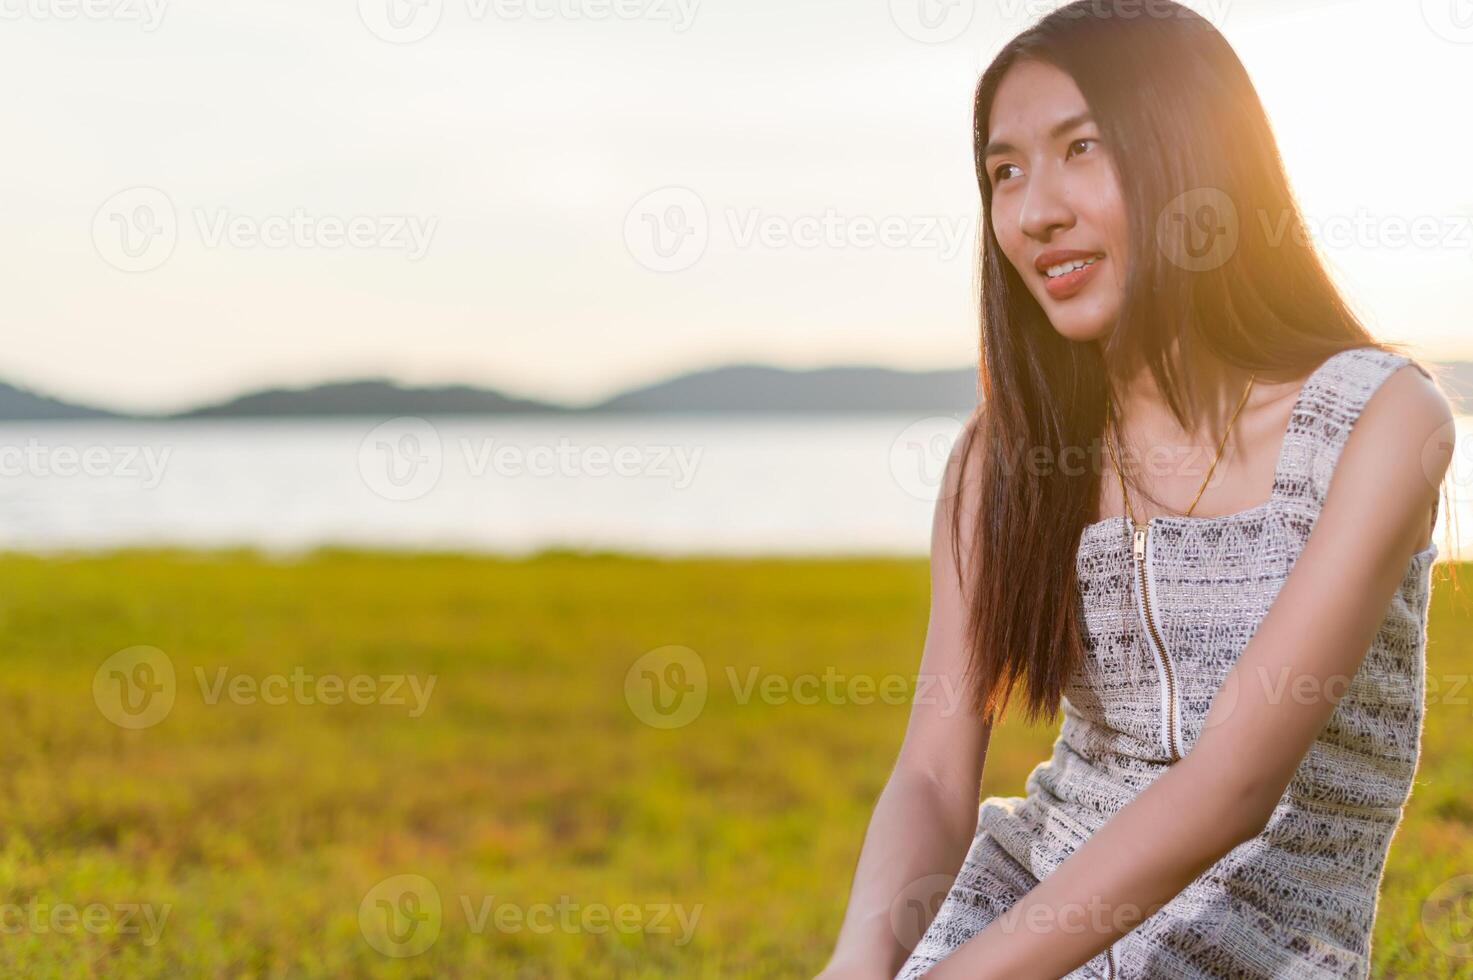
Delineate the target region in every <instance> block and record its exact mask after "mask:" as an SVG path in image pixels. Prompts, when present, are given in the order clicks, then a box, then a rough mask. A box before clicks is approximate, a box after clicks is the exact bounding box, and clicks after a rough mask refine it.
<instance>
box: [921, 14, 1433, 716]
mask: <svg viewBox="0 0 1473 980" xmlns="http://www.w3.org/2000/svg"><path fill="white" fill-rule="evenodd" d="M1114 6H1115V3H1114V2H1111V0H1079V2H1076V3H1072V4H1070V5H1068V6H1066V7H1062V8H1060V9H1059V10H1056V11H1054V12H1053V13H1051V14H1050V15H1048V16H1047V17H1045V18H1044V19H1043V20H1042V21H1040V22H1039V23H1037V24H1035V25H1034V26H1032V27H1030V28H1029V29H1028V30H1026V31H1025V32H1024V33H1022V34H1020V35H1018V36H1017V37H1016V38H1014V39H1013V40H1012V41H1011V42H1009V43H1008V44H1007V46H1006V47H1004V48H1003V50H1002V51H1001V52H1000V53H999V54H998V55H997V57H996V58H995V59H994V60H993V62H992V64H991V65H989V66H988V68H987V70H986V71H985V72H984V73H983V75H982V77H981V79H980V80H979V82H978V84H977V89H976V97H975V100H974V107H973V139H974V155H975V158H976V161H975V162H976V169H977V182H978V186H979V188H980V189H981V194H982V220H981V224H980V228H979V231H980V234H979V236H978V237H979V241H980V243H981V284H980V287H981V335H982V337H981V359H980V366H979V372H978V375H979V377H978V408H977V411H976V412H975V413H974V414H973V416H972V417H971V418H970V419H969V420H968V421H967V424H966V425H965V426H964V428H963V430H962V435H961V436H960V437H959V438H958V441H957V445H956V447H955V448H954V451H953V455H954V456H957V457H959V461H960V466H961V473H962V474H964V473H965V467H966V464H967V462H968V460H969V459H970V458H972V457H973V456H974V455H975V457H976V458H977V459H978V462H979V465H980V467H981V470H980V479H978V480H976V481H975V483H974V484H973V485H975V486H977V487H979V488H980V494H979V495H978V497H977V500H976V501H975V503H976V506H977V511H976V515H975V516H976V525H975V533H974V535H973V537H972V540H971V541H969V542H966V544H965V547H963V546H962V544H961V542H960V537H961V532H960V525H961V513H962V507H961V506H955V507H954V509H953V512H952V521H951V529H950V533H951V539H952V546H953V553H954V554H955V555H956V556H957V567H958V575H959V576H962V581H963V582H964V583H965V585H964V587H965V589H966V592H967V598H968V605H969V613H968V629H967V636H968V642H969V644H970V651H969V664H968V674H969V676H970V678H971V681H972V685H971V691H972V703H973V706H974V709H975V710H976V711H977V712H978V713H979V714H980V715H981V716H982V717H983V718H985V719H995V718H996V717H998V716H999V715H1000V714H1001V713H1002V712H1003V710H1005V708H1006V706H1007V705H1008V703H1009V700H1010V697H1011V694H1012V691H1013V689H1014V686H1015V685H1018V684H1021V685H1022V688H1023V691H1024V694H1025V710H1026V717H1027V719H1028V720H1029V721H1036V720H1037V719H1039V718H1040V717H1042V718H1046V719H1047V720H1049V721H1053V720H1054V718H1055V717H1056V714H1057V711H1058V709H1059V706H1060V698H1061V696H1062V694H1063V692H1064V688H1065V683H1066V680H1067V678H1068V677H1069V674H1070V672H1071V671H1072V670H1073V669H1074V668H1075V666H1076V665H1077V664H1078V663H1079V662H1080V659H1081V658H1082V657H1083V656H1084V650H1083V637H1082V607H1081V605H1080V600H1079V583H1078V580H1077V575H1076V564H1075V562H1076V555H1077V551H1078V546H1079V541H1080V536H1081V534H1082V532H1083V530H1084V527H1085V526H1086V525H1088V524H1091V523H1094V522H1095V520H1096V519H1097V515H1098V512H1099V506H1100V499H1099V495H1100V477H1101V473H1102V470H1101V469H1100V468H1099V467H1096V466H1083V467H1078V466H1075V467H1073V468H1072V470H1073V471H1074V472H1075V473H1076V474H1077V475H1069V470H1068V469H1067V468H1064V467H1062V466H1056V467H1053V468H1052V469H1051V470H1048V469H1043V470H1041V471H1040V468H1038V467H1030V466H1028V465H1025V463H1024V460H1023V458H1022V454H1024V453H1029V452H1034V453H1036V452H1038V449H1039V447H1042V448H1043V449H1044V450H1045V452H1043V453H1041V454H1040V455H1041V456H1042V458H1044V459H1051V460H1055V461H1064V460H1067V459H1070V458H1071V457H1072V458H1078V456H1077V453H1079V452H1080V451H1081V450H1082V449H1083V448H1084V447H1092V448H1094V449H1095V450H1098V448H1099V447H1100V446H1102V445H1103V443H1102V441H1101V440H1102V435H1103V432H1104V427H1105V422H1106V412H1107V394H1108V390H1109V389H1108V385H1109V378H1110V377H1112V376H1120V375H1116V374H1114V373H1113V370H1107V368H1110V369H1115V368H1122V367H1126V366H1129V367H1132V368H1133V367H1136V366H1149V370H1150V371H1151V374H1152V376H1153V378H1154V379H1155V382H1156V384H1157V386H1158V387H1159V389H1160V390H1161V391H1162V392H1163V394H1164V396H1165V398H1166V402H1167V405H1168V407H1169V408H1170V410H1171V412H1172V414H1173V415H1174V416H1175V417H1176V419H1177V421H1178V423H1180V424H1182V425H1183V427H1185V426H1186V422H1185V420H1186V419H1187V418H1188V417H1192V414H1194V413H1192V412H1191V410H1192V409H1194V408H1195V403H1194V402H1193V400H1192V397H1191V391H1192V388H1191V385H1190V384H1186V383H1184V382H1189V381H1190V379H1188V378H1182V377H1179V376H1177V369H1178V367H1179V365H1178V364H1176V363H1173V359H1172V355H1171V347H1170V344H1171V342H1172V341H1173V339H1175V341H1176V343H1177V345H1178V348H1179V352H1180V354H1181V355H1182V363H1192V360H1191V358H1193V357H1194V356H1196V355H1199V354H1203V353H1209V354H1210V355H1212V356H1214V357H1216V358H1217V359H1219V360H1221V361H1222V362H1225V363H1227V364H1230V365H1234V366H1236V367H1237V368H1240V369H1243V370H1245V371H1253V372H1256V373H1257V375H1258V376H1259V378H1261V379H1264V380H1270V379H1278V380H1282V381H1289V380H1292V379H1295V378H1301V377H1304V376H1306V375H1307V374H1309V373H1310V372H1311V371H1313V370H1314V369H1315V368H1316V367H1317V366H1318V365H1319V364H1320V363H1321V362H1322V361H1324V359H1325V358H1327V357H1329V356H1330V355H1332V354H1335V353H1337V352H1339V351H1342V350H1345V349H1347V348H1352V347H1376V348H1380V349H1383V350H1388V351H1392V352H1395V353H1403V354H1405V353H1406V350H1405V349H1404V345H1399V344H1394V343H1390V342H1383V341H1378V340H1376V339H1375V338H1373V337H1372V336H1371V334H1370V333H1369V331H1367V329H1366V328H1365V326H1364V325H1362V323H1361V322H1360V320H1359V319H1357V317H1356V316H1355V314H1354V313H1353V312H1351V310H1350V308H1349V306H1348V305H1347V304H1346V302H1345V301H1344V299H1342V297H1341V296H1340V294H1339V292H1338V291H1337V290H1336V288H1335V286H1334V284H1333V282H1332V281H1331V279H1330V276H1329V274H1328V273H1327V272H1326V270H1325V267H1324V265H1323V263H1322V262H1321V260H1320V258H1319V256H1318V255H1317V253H1316V252H1315V250H1314V248H1313V246H1312V244H1311V243H1310V239H1309V237H1308V233H1307V231H1306V229H1305V222H1304V218H1303V215H1302V213H1301V212H1300V209H1299V207H1298V205H1297V204H1296V202H1295V200H1294V197H1293V194H1292V192H1291V191H1290V188H1289V182H1288V178H1287V176H1286V175H1285V172H1284V166H1283V161H1282V160H1281V158H1280V156H1279V151H1278V147H1277V144H1276V142H1275V140H1274V137H1273V133H1272V130H1271V128H1270V126H1269V122H1268V117H1267V115H1266V113H1265V112H1264V109H1263V105H1262V103H1261V102H1260V100H1259V97H1258V93H1257V91H1256V90H1255V89H1254V87H1253V84H1252V82H1251V81H1250V80H1249V78H1248V74H1247V71H1246V70H1245V69H1244V67H1243V65H1242V63H1241V62H1240V61H1239V60H1238V57H1237V55H1236V54H1235V53H1234V52H1233V50H1232V48H1231V47H1230V46H1229V45H1228V42H1227V40H1226V39H1225V38H1224V37H1223V36H1222V35H1221V34H1220V33H1219V32H1218V31H1217V30H1216V28H1214V27H1213V26H1212V25H1211V24H1210V23H1208V22H1207V21H1206V20H1205V19H1204V18H1202V17H1200V16H1199V15H1197V14H1196V13H1194V12H1193V11H1192V10H1190V9H1189V8H1186V7H1183V6H1181V5H1179V4H1174V3H1158V4H1154V5H1153V7H1152V11H1151V12H1150V14H1149V15H1146V14H1144V13H1142V12H1141V11H1140V10H1139V7H1138V5H1137V4H1134V3H1132V4H1131V6H1132V8H1133V9H1134V10H1135V14H1136V15H1135V16H1130V17H1124V16H1119V15H1118V14H1119V13H1120V12H1119V11H1114V10H1113V9H1112V8H1113V7H1114ZM1112 13H1114V14H1116V15H1115V16H1112ZM1020 59H1036V60H1038V61H1042V62H1046V63H1048V64H1051V65H1053V66H1054V67H1056V68H1058V69H1060V70H1061V71H1063V72H1065V73H1066V74H1068V75H1069V76H1070V77H1071V78H1073V80H1074V82H1075V84H1076V85H1077V86H1078V88H1079V91H1080V93H1081V94H1082V95H1083V96H1084V99H1085V102H1086V103H1087V104H1088V106H1089V108H1090V110H1091V113H1092V115H1093V117H1094V119H1095V121H1096V124H1097V125H1098V126H1099V128H1100V131H1101V137H1102V139H1103V140H1104V142H1105V144H1106V146H1107V147H1108V150H1109V153H1110V155H1111V159H1113V160H1114V161H1115V163H1116V173H1117V176H1118V179H1119V181H1120V186H1121V193H1122V196H1123V199H1124V201H1125V207H1126V210H1127V213H1128V217H1129V234H1130V254H1129V263H1128V277H1127V281H1126V286H1125V295H1124V301H1123V306H1122V309H1121V313H1120V318H1119V321H1118V322H1117V324H1116V326H1115V329H1114V330H1113V331H1112V332H1111V333H1110V335H1109V336H1108V338H1105V339H1103V340H1102V341H1101V342H1099V343H1080V342H1076V341H1071V340H1068V339H1067V338H1065V337H1063V336H1061V335H1060V334H1059V333H1058V332H1057V331H1055V330H1054V329H1053V328H1052V327H1051V325H1050V323H1049V321H1048V319H1047V317H1046V315H1045V314H1044V312H1043V310H1042V308H1041V307H1040V306H1039V305H1038V303H1037V301H1036V300H1035V299H1034V298H1033V296H1032V294H1031V293H1029V291H1028V288H1027V286H1026V285H1024V283H1023V281H1022V279H1021V278H1020V277H1019V275H1018V273H1017V271H1016V270H1015V269H1014V268H1013V267H1012V265H1011V263H1010V262H1009V261H1008V260H1007V259H1006V257H1005V256H1004V255H1003V253H1002V252H1001V250H1000V248H999V246H998V242H997V239H996V237H995V236H994V234H993V231H992V221H991V212H992V190H991V184H990V181H989V180H988V179H987V175H986V172H985V170H986V168H985V162H984V160H983V158H982V154H983V148H984V147H985V146H986V144H987V141H988V132H987V127H988V120H989V118H990V115H991V109H992V103H993V99H994V97H995V94H996V92H997V87H998V83H999V82H1000V81H1001V79H1002V77H1003V75H1004V74H1005V73H1006V72H1007V71H1008V69H1009V68H1010V67H1012V66H1013V65H1014V64H1016V63H1017V62H1018V61H1019V60H1020ZM1183 195H1186V197H1183ZM1204 206H1205V207H1207V208H1208V212H1207V214H1208V215H1210V216H1211V217H1212V218H1213V220H1214V221H1217V220H1219V219H1222V218H1224V217H1226V218H1227V219H1229V220H1231V219H1232V218H1233V215H1231V214H1228V215H1224V214H1223V213H1222V212H1223V211H1224V209H1226V210H1228V211H1235V212H1236V216H1237V217H1238V218H1240V219H1241V220H1238V221H1237V222H1236V227H1237V240H1236V244H1235V246H1234V247H1232V248H1231V249H1230V250H1229V251H1228V252H1227V253H1226V254H1222V255H1218V256H1211V255H1206V254H1199V253H1198V252H1194V251H1192V243H1191V241H1190V240H1189V239H1186V238H1185V237H1183V238H1181V239H1180V240H1178V239H1173V238H1172V232H1173V231H1174V230H1178V231H1180V232H1181V234H1182V235H1183V236H1185V235H1186V234H1189V233H1190V229H1173V227H1172V226H1171V225H1169V224H1167V225H1162V219H1161V216H1162V215H1168V216H1169V215H1170V214H1172V213H1173V210H1175V211H1176V212H1177V213H1183V212H1184V213H1186V214H1187V216H1188V217H1189V218H1191V217H1193V216H1196V215H1200V214H1201V208H1202V207H1204ZM1261 216H1269V218H1268V220H1259V218H1260V217H1261ZM1173 243H1175V244H1173ZM1178 246H1179V247H1180V248H1181V249H1183V250H1184V251H1181V252H1175V251H1173V250H1174V249H1175V248H1177V247H1178ZM1408 356H1410V355H1408ZM1189 413H1190V414H1189ZM1116 425H1117V426H1118V425H1119V423H1118V420H1117V422H1116ZM1071 447H1072V448H1071ZM1066 448H1070V449H1071V451H1070V452H1069V453H1065V452H1064V450H1065V449H1066ZM1084 458H1086V459H1093V460H1097V459H1099V454H1098V452H1097V451H1096V452H1094V453H1089V452H1086V453H1085V454H1084ZM1081 469H1082V470H1083V473H1078V471H1079V470H1081ZM1061 474H1063V475H1061ZM963 479H964V478H963ZM956 503H957V504H959V503H960V501H957V502H956ZM1449 516H1450V517H1451V514H1449ZM964 563H965V565H968V566H970V568H972V569H976V570H978V574H976V575H975V576H973V577H966V576H963V574H962V573H963V564H964Z"/></svg>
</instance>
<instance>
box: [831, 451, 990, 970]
mask: <svg viewBox="0 0 1473 980" xmlns="http://www.w3.org/2000/svg"><path fill="white" fill-rule="evenodd" d="M961 442H962V440H961V439H960V438H959V439H958V440H957V446H958V447H960V445H961ZM960 461H961V460H960V455H959V448H958V450H957V451H956V452H953V454H952V456H951V458H950V459H949V460H948V462H947V466H946V470H945V473H944V474H943V477H942V484H941V490H940V493H939V496H938V500H937V503H936V510H935V514H934V517H933V518H932V525H931V613H930V619H929V622H928V623H927V626H926V640H925V647H924V649H923V651H922V654H921V662H920V674H919V675H918V677H917V681H916V691H915V695H914V696H913V698H912V703H911V709H910V721H909V724H908V725H907V727H906V731H905V738H904V741H903V742H902V744H901V746H900V752H899V756H898V758H897V759H896V762H895V767H894V769H893V770H892V771H891V773H890V778H889V780H888V781H887V782H886V784H885V788H884V790H883V791H882V792H881V793H880V796H879V799H878V801H877V802H876V803H875V809H874V814H873V815H872V816H871V818H870V823H869V829H868V830H867V831H866V833H865V837H864V845H863V847H862V848H861V850H860V854H859V861H858V863H857V865H856V867H855V871H854V884H853V888H852V889H851V891H850V896H849V905H848V909H847V911H846V912H845V915H844V923H843V926H842V927H841V928H840V931H839V938H838V942H837V944H836V945H835V948H834V952H833V955H832V956H831V958H830V960H829V964H828V966H827V967H826V968H825V969H824V972H823V973H822V974H821V976H822V977H825V978H839V977H846V978H847V977H884V978H885V980H890V978H891V977H893V976H894V975H895V973H896V971H898V970H899V969H900V966H901V965H902V964H903V963H904V962H905V959H906V957H907V956H909V955H910V945H908V944H914V942H915V941H916V940H917V939H918V938H919V937H920V935H921V933H922V932H924V930H925V928H926V926H927V925H928V924H929V918H930V916H931V915H933V914H934V911H935V910H934V902H933V901H931V899H932V898H934V897H935V894H936V892H937V890H938V884H945V883H949V881H950V880H951V879H953V878H954V877H955V876H956V873H957V871H958V870H960V868H961V864H962V860H963V859H964V858H965V857H966V854H967V850H968V849H969V847H970V846H971V843H972V835H973V833H974V831H975V830H976V825H977V806H978V797H979V795H980V790H981V783H982V768H983V762H984V760H985V759H986V756H987V742H988V738H989V736H990V734H991V728H990V726H988V725H985V724H983V722H982V721H981V719H979V718H977V717H976V716H975V715H974V714H973V712H972V711H971V709H970V704H969V697H968V692H967V688H966V685H965V682H964V671H965V668H966V662H967V649H966V645H965V639H966V638H965V629H966V616H967V605H966V596H965V594H964V592H963V582H962V581H961V580H960V579H959V578H958V576H957V570H956V562H955V559H954V554H953V551H952V548H951V536H950V530H951V528H950V523H951V517H952V509H953V507H955V506H961V507H962V522H961V528H960V532H961V541H962V544H963V548H964V550H965V544H966V542H968V541H969V540H970V539H971V534H972V530H973V527H974V525H975V515H976V507H977V503H976V501H977V499H978V497H977V494H976V492H975V489H976V476H977V470H978V461H977V458H976V451H975V450H974V452H973V458H972V460H971V461H970V462H969V463H968V465H967V472H966V480H967V487H966V488H964V487H962V486H961V484H960V483H959V472H958V470H959V464H960ZM968 490H970V491H971V492H967V491H968ZM965 574H966V576H967V579H968V580H969V581H970V578H971V571H970V569H968V570H966V571H965ZM938 876H939V877H938ZM941 894H943V895H944V894H945V890H944V888H943V889H941ZM897 924H898V925H899V926H900V928H898V929H897Z"/></svg>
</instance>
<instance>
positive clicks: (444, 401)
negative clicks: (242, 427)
mask: <svg viewBox="0 0 1473 980" xmlns="http://www.w3.org/2000/svg"><path fill="white" fill-rule="evenodd" d="M567 410H568V409H566V408H564V407H563V406H561V405H554V404H551V403H549V402H537V401H530V400H527V399H523V398H509V397H507V396H506V395H502V394H500V393H499V392H495V391H492V390H490V389H488V388H473V387H471V386H469V385H447V386H443V387H435V388H406V387H403V386H401V385H398V384H396V383H395V382H393V381H390V380H389V379H387V378H372V379H368V380H364V381H337V382H332V383H329V384H322V385H315V386H312V387H309V388H270V389H267V390H265V391H257V392H253V393H251V394H249V395H242V396H240V397H239V398H232V399H230V400H229V401H225V402H220V403H219V404H216V405H205V406H203V407H200V408H195V409H190V410H189V411H186V412H177V413H175V414H174V415H171V416H169V417H170V418H222V417H242V416H297V415H511V414H518V413H522V412H565V411H567Z"/></svg>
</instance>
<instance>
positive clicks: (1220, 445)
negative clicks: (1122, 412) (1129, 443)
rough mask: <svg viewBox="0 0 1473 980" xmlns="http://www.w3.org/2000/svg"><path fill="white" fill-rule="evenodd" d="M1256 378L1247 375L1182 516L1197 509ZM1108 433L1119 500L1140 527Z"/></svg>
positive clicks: (1106, 438)
mask: <svg viewBox="0 0 1473 980" xmlns="http://www.w3.org/2000/svg"><path fill="white" fill-rule="evenodd" d="M1257 378H1258V375H1256V374H1252V375H1249V376H1248V386H1247V387H1246V388H1244V389H1243V395H1242V397H1241V398H1239V399H1238V407H1237V408H1235V409H1233V416H1232V418H1230V419H1228V424H1227V429H1226V430H1224V431H1223V434H1222V442H1220V443H1218V444H1217V455H1216V456H1214V457H1213V459H1212V465H1211V466H1209V467H1207V476H1206V478H1205V479H1203V481H1202V486H1201V488H1200V489H1198V490H1197V496H1196V497H1194V498H1192V506H1190V507H1188V508H1187V512H1186V514H1185V515H1183V516H1185V517H1191V516H1192V511H1194V510H1196V509H1197V501H1199V500H1201V499H1202V494H1203V492H1204V491H1205V490H1206V489H1207V484H1208V483H1210V482H1211V481H1212V473H1213V471H1214V470H1216V469H1217V461H1218V460H1219V459H1221V458H1222V450H1223V447H1224V446H1226V445H1227V441H1228V435H1229V434H1230V433H1231V432H1232V431H1233V423H1234V422H1236V421H1237V420H1238V413H1239V412H1241V411H1242V410H1243V405H1244V404H1245V403H1246V402H1247V401H1248V392H1249V391H1251V390H1252V389H1253V382H1254V381H1255V380H1257ZM1105 397H1106V399H1107V401H1108V399H1109V392H1108V391H1106V393H1105ZM1107 420H1108V416H1107ZM1106 428H1107V429H1109V430H1113V428H1114V427H1113V426H1110V425H1108V421H1107V425H1106ZM1109 435H1110V434H1109V432H1108V431H1107V432H1106V436H1105V448H1106V449H1108V450H1110V462H1111V463H1113V464H1114V466H1115V475H1116V476H1117V477H1119V478H1120V500H1121V501H1122V502H1123V503H1124V504H1125V514H1126V516H1127V517H1129V518H1130V523H1131V524H1133V525H1135V526H1136V527H1142V526H1144V525H1142V524H1141V523H1140V522H1139V521H1137V520H1136V519H1135V512H1134V511H1132V510H1131V509H1130V497H1129V495H1127V494H1126V492H1125V474H1124V473H1123V472H1121V469H1120V460H1119V458H1118V457H1117V456H1116V453H1115V449H1114V447H1113V446H1112V445H1111V440H1110V437H1109Z"/></svg>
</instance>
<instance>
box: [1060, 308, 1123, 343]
mask: <svg viewBox="0 0 1473 980" xmlns="http://www.w3.org/2000/svg"><path fill="white" fill-rule="evenodd" d="M1113 322H1114V320H1113V319H1112V318H1111V317H1108V316H1105V315H1104V314H1098V313H1094V312H1090V313H1084V312H1083V311H1081V312H1078V313H1076V312H1074V311H1070V312H1068V313H1062V312H1055V313H1051V314H1049V323H1050V324H1052V325H1053V328H1054V330H1055V331H1056V332H1057V333H1058V334H1059V336H1061V337H1063V338H1064V339H1065V340H1072V341H1074V342H1076V343H1081V344H1082V343H1086V342H1088V341H1091V340H1101V339H1103V338H1104V337H1106V336H1108V335H1109V333H1110V326H1111V324H1112V323H1113Z"/></svg>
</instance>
